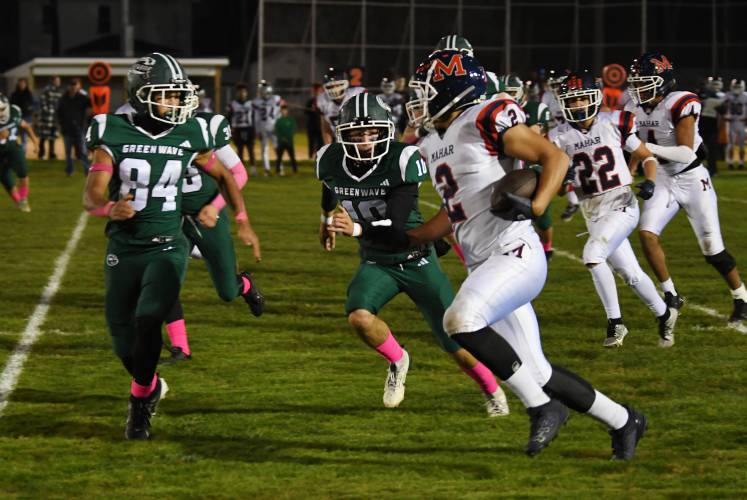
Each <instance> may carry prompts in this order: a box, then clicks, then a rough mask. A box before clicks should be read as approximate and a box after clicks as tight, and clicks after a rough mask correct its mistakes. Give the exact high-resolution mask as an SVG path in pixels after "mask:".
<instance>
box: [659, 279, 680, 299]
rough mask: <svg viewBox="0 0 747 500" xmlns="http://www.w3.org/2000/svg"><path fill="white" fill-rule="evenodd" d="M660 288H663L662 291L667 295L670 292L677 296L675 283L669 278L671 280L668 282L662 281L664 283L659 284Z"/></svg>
mask: <svg viewBox="0 0 747 500" xmlns="http://www.w3.org/2000/svg"><path fill="white" fill-rule="evenodd" d="M659 286H660V287H661V290H662V291H663V292H664V293H667V292H669V293H671V294H673V295H676V294H677V292H676V291H675V289H674V283H673V282H672V278H669V279H668V280H666V281H662V282H661V283H660V284H659Z"/></svg>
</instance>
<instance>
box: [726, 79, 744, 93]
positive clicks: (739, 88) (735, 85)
mask: <svg viewBox="0 0 747 500" xmlns="http://www.w3.org/2000/svg"><path fill="white" fill-rule="evenodd" d="M729 90H731V92H732V94H735V95H742V93H744V80H737V79H736V78H735V79H733V80H732V81H731V85H729Z"/></svg>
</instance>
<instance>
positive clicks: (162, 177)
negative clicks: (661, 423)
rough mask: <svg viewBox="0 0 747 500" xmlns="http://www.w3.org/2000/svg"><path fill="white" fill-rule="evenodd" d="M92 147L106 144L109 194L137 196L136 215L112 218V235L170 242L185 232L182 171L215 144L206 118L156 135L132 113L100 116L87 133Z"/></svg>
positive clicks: (130, 241)
mask: <svg viewBox="0 0 747 500" xmlns="http://www.w3.org/2000/svg"><path fill="white" fill-rule="evenodd" d="M86 143H87V145H88V148H89V149H95V148H102V149H103V150H105V151H106V152H107V153H108V154H109V155H110V156H111V157H112V159H113V161H114V171H113V173H112V178H111V181H110V182H109V199H110V200H118V199H121V198H123V197H125V196H127V195H128V194H131V195H132V196H133V200H132V202H131V203H132V207H133V208H134V209H135V211H136V214H135V216H134V217H133V218H131V219H128V220H124V221H111V220H110V221H109V223H108V224H107V226H106V234H107V236H109V238H112V239H116V240H118V241H120V242H122V243H127V244H132V245H151V244H157V243H162V242H164V241H170V240H171V239H174V238H177V237H179V235H180V234H181V228H180V225H181V198H182V196H181V195H182V176H183V175H184V173H185V171H186V169H187V167H188V166H189V165H190V164H191V163H192V160H194V158H195V156H196V155H197V154H198V153H199V152H202V151H206V150H209V149H212V147H213V144H212V140H211V138H210V133H209V131H208V126H207V122H206V121H205V120H200V119H197V118H192V119H190V120H187V122H186V123H184V124H182V125H177V126H175V127H172V128H170V129H168V130H166V131H164V132H162V133H160V134H157V135H152V134H150V133H148V132H147V131H145V130H143V129H142V128H140V127H138V126H137V125H135V124H134V123H132V122H131V121H130V117H129V115H113V114H109V115H96V116H95V117H94V119H93V121H92V122H91V126H90V127H89V129H88V132H87V134H86Z"/></svg>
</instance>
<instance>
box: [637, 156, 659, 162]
mask: <svg viewBox="0 0 747 500" xmlns="http://www.w3.org/2000/svg"><path fill="white" fill-rule="evenodd" d="M647 161H654V162H656V163H659V160H657V159H656V157H655V156H649V157H648V158H644V159H643V160H641V163H646V162H647Z"/></svg>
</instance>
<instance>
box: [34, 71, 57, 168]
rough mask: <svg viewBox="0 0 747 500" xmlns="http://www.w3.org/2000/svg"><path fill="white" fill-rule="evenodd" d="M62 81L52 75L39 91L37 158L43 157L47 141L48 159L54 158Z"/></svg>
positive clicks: (55, 157)
mask: <svg viewBox="0 0 747 500" xmlns="http://www.w3.org/2000/svg"><path fill="white" fill-rule="evenodd" d="M62 92H63V90H62V81H61V80H60V77H59V76H53V77H52V80H51V81H50V82H49V85H47V86H46V87H44V90H42V93H41V116H40V118H39V129H38V130H39V159H40V160H43V159H44V153H45V151H46V146H47V143H48V145H49V159H50V160H56V159H57V155H56V154H55V151H54V142H55V139H56V138H57V105H58V104H59V101H60V97H62Z"/></svg>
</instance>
